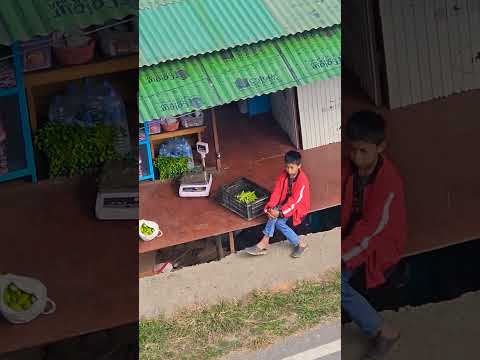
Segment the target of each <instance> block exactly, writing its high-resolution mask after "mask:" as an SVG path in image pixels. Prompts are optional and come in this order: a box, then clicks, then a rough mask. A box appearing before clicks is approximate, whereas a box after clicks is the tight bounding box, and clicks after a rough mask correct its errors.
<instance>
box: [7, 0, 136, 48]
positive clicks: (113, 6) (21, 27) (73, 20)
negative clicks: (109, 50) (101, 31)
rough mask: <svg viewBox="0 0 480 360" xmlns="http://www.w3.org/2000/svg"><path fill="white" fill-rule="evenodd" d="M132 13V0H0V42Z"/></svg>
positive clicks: (133, 7) (83, 25) (27, 38)
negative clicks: (0, 2)
mask: <svg viewBox="0 0 480 360" xmlns="http://www.w3.org/2000/svg"><path fill="white" fill-rule="evenodd" d="M136 14H138V2H137V1H136V0H102V1H97V0H20V1H19V0H2V5H1V7H0V44H4V45H11V44H12V43H13V42H14V41H18V40H20V41H26V40H30V39H32V38H33V37H34V36H37V35H48V34H50V33H52V32H53V31H61V30H68V29H70V28H75V27H76V28H84V27H87V26H90V25H99V24H103V23H105V22H106V21H108V20H111V19H121V18H124V17H126V16H128V15H136Z"/></svg>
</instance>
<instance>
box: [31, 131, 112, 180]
mask: <svg viewBox="0 0 480 360" xmlns="http://www.w3.org/2000/svg"><path fill="white" fill-rule="evenodd" d="M116 134H117V130H116V129H115V128H114V127H111V126H107V125H103V124H96V125H94V126H90V127H83V126H80V125H76V124H75V125H67V124H59V123H52V122H50V123H47V125H45V126H44V127H43V128H42V129H40V130H39V131H38V134H37V136H36V138H35V144H36V145H37V147H38V149H39V150H41V151H43V152H44V153H45V155H46V156H47V159H48V164H49V173H50V177H51V178H56V177H60V176H74V175H82V174H85V173H86V171H87V170H91V169H97V168H98V167H100V166H101V165H102V164H103V163H104V162H105V161H107V160H114V159H116V158H118V155H117V153H116V151H115V148H114V140H115V137H116Z"/></svg>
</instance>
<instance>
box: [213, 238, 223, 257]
mask: <svg viewBox="0 0 480 360" xmlns="http://www.w3.org/2000/svg"><path fill="white" fill-rule="evenodd" d="M215 242H216V245H217V254H218V260H221V259H223V258H224V257H225V253H224V251H223V246H222V237H221V236H217V237H216V238H215Z"/></svg>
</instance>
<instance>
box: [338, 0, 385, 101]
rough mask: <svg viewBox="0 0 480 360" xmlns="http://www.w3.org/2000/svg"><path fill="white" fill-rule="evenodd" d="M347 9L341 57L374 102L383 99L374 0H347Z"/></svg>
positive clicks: (343, 21)
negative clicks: (345, 30)
mask: <svg viewBox="0 0 480 360" xmlns="http://www.w3.org/2000/svg"><path fill="white" fill-rule="evenodd" d="M344 3H345V6H348V11H345V12H343V19H342V25H343V26H344V27H345V28H346V29H348V31H347V32H346V33H345V34H344V36H345V37H344V38H343V47H342V59H343V64H344V65H345V68H346V69H348V70H349V71H350V72H351V73H353V74H354V75H355V76H356V77H357V79H358V80H359V82H360V86H361V87H362V89H363V90H364V91H365V93H366V94H367V95H368V96H369V97H370V99H371V100H372V102H373V103H374V104H375V105H377V106H378V105H381V104H382V100H383V95H382V86H381V76H380V64H379V56H380V50H379V49H378V46H377V44H378V42H377V36H378V34H377V33H376V28H375V15H374V10H373V9H374V0H365V1H351V0H347V1H344Z"/></svg>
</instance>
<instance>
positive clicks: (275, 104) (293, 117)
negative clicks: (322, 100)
mask: <svg viewBox="0 0 480 360" xmlns="http://www.w3.org/2000/svg"><path fill="white" fill-rule="evenodd" d="M270 98H271V102H272V114H273V117H274V118H275V120H276V121H277V123H278V124H279V125H280V127H281V128H282V129H283V130H284V131H285V132H286V133H287V135H288V137H289V138H290V140H291V141H292V143H293V145H294V146H295V147H296V148H297V149H299V148H300V136H299V124H298V115H297V98H296V96H295V89H287V90H285V91H280V92H277V93H275V94H272V96H271V97H270Z"/></svg>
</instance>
